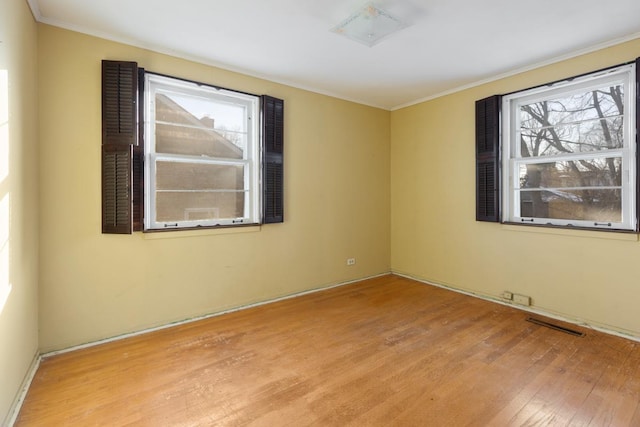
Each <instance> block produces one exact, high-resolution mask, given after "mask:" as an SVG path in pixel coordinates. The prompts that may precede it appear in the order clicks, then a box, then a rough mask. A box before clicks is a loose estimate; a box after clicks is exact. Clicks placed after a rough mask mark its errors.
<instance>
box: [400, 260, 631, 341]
mask: <svg viewBox="0 0 640 427" xmlns="http://www.w3.org/2000/svg"><path fill="white" fill-rule="evenodd" d="M391 274H395V275H396V276H400V277H405V278H407V279H411V280H415V281H416V282H420V283H424V284H425V285H430V286H435V287H437V288H442V289H446V290H448V291H452V292H457V293H459V294H464V295H467V296H470V297H474V298H479V299H482V300H485V301H489V302H494V303H497V304H500V305H505V306H507V307H511V308H515V309H517V310H520V311H525V312H528V313H534V314H539V315H540V316H545V317H550V318H552V319H556V320H560V321H562V322H567V323H571V324H573V325H577V326H582V327H584V328H588V329H593V330H595V331H598V332H602V333H605V334H608V335H614V336H617V337H620V338H625V339H628V340H631V341H636V342H640V336H636V335H633V334H632V333H631V332H628V333H626V332H623V331H619V330H615V329H611V328H608V327H606V326H602V325H596V324H592V323H589V322H587V321H585V320H582V319H576V318H570V317H566V316H565V315H563V314H560V313H554V312H552V311H547V310H543V309H539V308H533V307H526V306H523V305H517V304H513V303H508V302H506V301H504V300H501V299H500V298H497V297H495V296H491V295H485V294H480V293H475V292H471V291H465V290H463V289H459V288H454V287H453V286H449V285H444V284H441V283H436V282H432V281H429V280H425V279H422V278H419V277H416V276H412V275H410V274H406V273H402V272H399V271H394V270H392V271H391Z"/></svg>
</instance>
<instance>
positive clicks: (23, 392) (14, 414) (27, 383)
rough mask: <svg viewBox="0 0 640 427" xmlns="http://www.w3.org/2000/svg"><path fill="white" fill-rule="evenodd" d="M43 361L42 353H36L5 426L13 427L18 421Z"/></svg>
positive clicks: (10, 409)
mask: <svg viewBox="0 0 640 427" xmlns="http://www.w3.org/2000/svg"><path fill="white" fill-rule="evenodd" d="M41 361H42V356H41V355H40V353H38V352H36V354H35V356H34V357H33V360H32V361H31V366H29V369H28V370H27V373H26V374H25V376H24V380H22V385H21V386H20V391H19V392H18V394H17V395H16V398H15V400H14V401H13V404H12V405H11V407H10V408H9V413H8V414H7V418H6V419H5V420H4V422H3V424H2V425H3V426H7V427H11V426H13V425H14V424H15V422H16V421H17V419H18V414H20V409H22V404H23V403H24V399H25V398H26V397H27V392H28V391H29V388H30V387H31V382H32V381H33V378H34V377H35V375H36V372H37V371H38V368H39V367H40V362H41Z"/></svg>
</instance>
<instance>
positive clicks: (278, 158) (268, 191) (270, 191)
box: [262, 96, 284, 224]
mask: <svg viewBox="0 0 640 427" xmlns="http://www.w3.org/2000/svg"><path fill="white" fill-rule="evenodd" d="M262 125H263V129H262V131H263V132H262V134H263V138H264V141H263V164H262V174H263V176H262V178H263V179H262V186H263V188H262V191H263V193H262V195H263V197H262V207H263V212H262V222H263V223H264V224H269V223H277V222H283V221H284V155H283V154H284V101H283V100H281V99H277V98H273V97H270V96H263V97H262Z"/></svg>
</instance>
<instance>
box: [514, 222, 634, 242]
mask: <svg viewBox="0 0 640 427" xmlns="http://www.w3.org/2000/svg"><path fill="white" fill-rule="evenodd" d="M502 229H503V230H506V231H520V232H525V233H539V234H551V235H555V236H572V237H587V238H590V239H606V240H624V241H628V242H637V241H639V239H638V233H636V232H635V231H626V230H605V229H602V230H587V229H584V228H582V229H581V228H568V227H560V226H557V227H550V226H546V225H531V224H518V223H508V222H506V223H502Z"/></svg>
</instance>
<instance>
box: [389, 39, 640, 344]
mask: <svg viewBox="0 0 640 427" xmlns="http://www.w3.org/2000/svg"><path fill="white" fill-rule="evenodd" d="M638 56H640V39H637V40H634V41H632V42H628V43H624V44H620V45H617V46H615V47H612V48H609V49H605V50H602V51H598V52H595V53H591V54H588V55H583V56H580V57H576V58H574V59H571V60H566V61H563V62H560V63H557V64H554V65H550V66H546V67H543V68H540V69H536V70H533V71H529V72H525V73H522V74H519V75H516V76H512V77H509V78H505V79H502V80H499V81H495V82H492V83H488V84H485V85H482V86H478V87H475V88H472V89H469V90H465V91H462V92H458V93H455V94H452V95H449V96H444V97H441V98H438V99H435V100H432V101H428V102H424V103H421V104H419V105H415V106H412V107H408V108H405V109H402V110H398V111H394V112H392V114H391V217H392V220H391V224H392V225H391V230H392V231H391V236H392V244H391V247H392V249H391V253H392V257H391V265H392V269H393V271H395V272H398V273H403V274H407V275H410V276H413V277H416V278H419V279H423V280H427V281H431V282H433V283H437V284H442V285H446V286H451V287H455V288H459V289H463V290H466V291H470V292H474V293H477V294H481V295H484V296H489V297H497V296H498V295H499V294H500V293H501V292H502V291H504V290H510V291H513V292H518V293H522V294H525V295H529V296H531V297H532V299H533V304H534V307H535V308H537V309H543V310H546V311H548V312H550V313H554V314H559V315H563V316H566V317H568V318H571V319H574V320H582V321H588V322H590V323H592V324H594V325H597V326H603V327H608V328H611V329H614V330H618V331H620V332H626V333H631V334H634V335H635V336H640V315H639V313H640V311H639V308H638V301H639V300H640V279H639V278H640V243H638V239H637V236H636V235H634V234H633V235H628V234H626V235H619V234H613V233H606V232H581V231H572V232H570V231H563V232H561V231H557V232H554V231H553V230H549V229H543V230H540V229H532V228H526V227H518V226H507V225H500V224H492V223H481V222H476V221H475V188H474V185H475V163H474V156H475V152H474V102H475V101H476V100H477V99H481V98H484V97H487V96H490V95H494V94H500V93H508V92H511V91H515V90H519V89H525V88H527V87H531V86H534V85H538V84H543V83H546V82H549V81H554V80H558V79H561V78H565V77H569V76H573V75H577V74H581V73H585V72H589V71H594V70H597V69H600V68H604V67H608V66H612V65H616V64H619V63H622V62H626V61H630V60H634V59H635V58H636V57H638Z"/></svg>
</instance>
